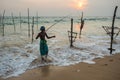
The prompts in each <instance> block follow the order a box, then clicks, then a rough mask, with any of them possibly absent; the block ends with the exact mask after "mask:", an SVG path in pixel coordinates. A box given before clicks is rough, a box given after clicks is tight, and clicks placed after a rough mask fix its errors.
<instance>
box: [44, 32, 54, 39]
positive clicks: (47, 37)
mask: <svg viewBox="0 0 120 80" xmlns="http://www.w3.org/2000/svg"><path fill="white" fill-rule="evenodd" d="M45 35H46V37H47V38H48V39H50V38H55V36H51V37H49V36H48V35H47V33H45Z"/></svg>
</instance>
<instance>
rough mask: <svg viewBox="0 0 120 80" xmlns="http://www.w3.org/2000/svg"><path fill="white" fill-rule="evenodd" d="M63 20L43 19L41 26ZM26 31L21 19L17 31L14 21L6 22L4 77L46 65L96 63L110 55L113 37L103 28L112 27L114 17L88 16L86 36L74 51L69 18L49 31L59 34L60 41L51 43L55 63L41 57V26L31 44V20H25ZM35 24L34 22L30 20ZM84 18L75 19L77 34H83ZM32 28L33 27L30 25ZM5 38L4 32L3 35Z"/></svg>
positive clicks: (119, 49) (0, 54) (0, 51)
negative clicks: (46, 61) (81, 27)
mask: <svg viewBox="0 0 120 80" xmlns="http://www.w3.org/2000/svg"><path fill="white" fill-rule="evenodd" d="M60 19H61V17H40V18H39V21H38V22H39V24H38V25H39V26H41V25H44V26H46V28H48V27H49V26H51V25H52V24H54V23H56V22H57V21H59V20H60ZM22 21H23V22H24V23H22V29H20V26H19V25H20V24H19V18H16V22H15V23H16V32H14V27H13V25H10V23H12V22H11V20H10V19H7V18H6V19H5V23H6V24H5V36H4V37H2V36H0V76H2V77H4V78H7V77H11V76H18V75H19V74H22V73H23V72H25V71H26V70H27V69H32V68H36V67H38V66H45V65H57V66H69V65H74V64H77V63H80V62H85V63H89V64H95V62H94V61H93V59H95V58H103V57H104V56H110V54H109V50H108V49H107V48H109V47H110V37H109V36H108V35H106V32H105V31H104V29H103V28H102V26H110V25H111V24H112V18H111V17H106V18H104V17H86V18H85V25H84V28H83V31H82V36H81V38H80V39H79V36H77V38H76V41H75V42H74V43H73V45H74V46H75V47H74V48H70V47H69V45H70V44H69V38H68V32H67V31H68V30H70V26H71V24H70V18H65V19H64V20H62V21H61V22H59V23H58V24H56V25H55V26H53V27H52V28H51V29H50V30H49V31H47V33H48V35H49V36H52V35H55V36H56V38H53V39H49V40H47V43H48V47H49V56H48V58H50V59H51V60H52V62H49V63H41V62H40V54H39V40H35V37H36V35H37V33H38V32H39V27H38V29H37V24H35V25H34V42H33V44H31V37H30V38H29V37H28V31H27V30H28V28H27V27H28V25H27V19H26V18H23V19H22ZM30 21H32V20H30ZM78 22H80V19H79V18H78V17H74V32H77V33H78V34H79V25H80V23H78ZM119 25H120V19H119V18H118V19H116V22H115V26H117V27H119V28H120V26H119ZM30 26H32V24H30ZM0 35H2V31H1V32H0ZM113 48H115V49H116V50H115V51H114V52H113V54H116V53H120V34H119V36H118V37H117V38H116V39H115V41H114V44H113Z"/></svg>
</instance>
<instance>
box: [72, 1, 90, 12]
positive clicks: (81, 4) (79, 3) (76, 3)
mask: <svg viewBox="0 0 120 80" xmlns="http://www.w3.org/2000/svg"><path fill="white" fill-rule="evenodd" d="M87 4H88V0H73V2H72V7H74V8H75V9H79V10H83V9H84V8H85V7H86V6H87Z"/></svg>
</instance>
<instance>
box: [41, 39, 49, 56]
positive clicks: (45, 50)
mask: <svg viewBox="0 0 120 80" xmlns="http://www.w3.org/2000/svg"><path fill="white" fill-rule="evenodd" d="M40 54H41V56H44V55H47V54H48V46H47V42H46V40H40Z"/></svg>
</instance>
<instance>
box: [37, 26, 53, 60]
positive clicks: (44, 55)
mask: <svg viewBox="0 0 120 80" xmlns="http://www.w3.org/2000/svg"><path fill="white" fill-rule="evenodd" d="M40 30H41V32H39V33H38V35H37V37H36V39H38V38H39V37H40V48H39V50H40V54H41V59H42V61H46V60H47V56H48V46H47V41H46V39H45V36H46V37H47V39H50V38H55V36H51V37H49V36H48V35H47V33H46V32H45V27H44V26H41V27H40Z"/></svg>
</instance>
